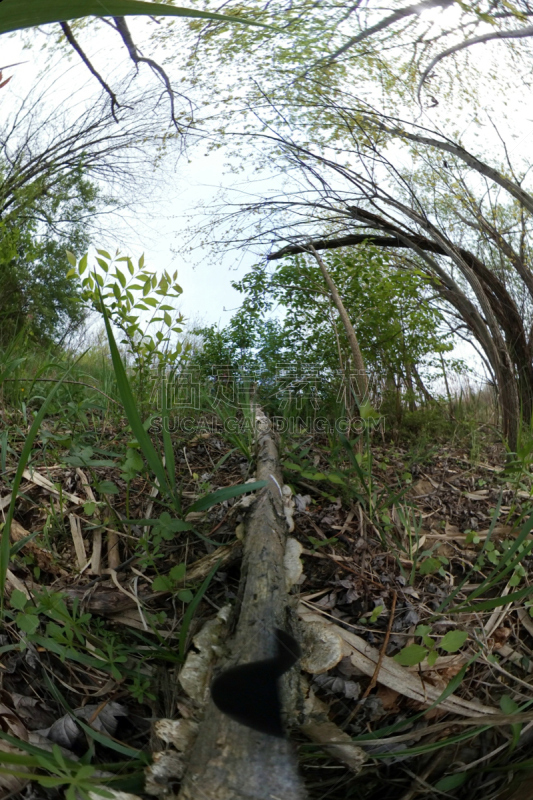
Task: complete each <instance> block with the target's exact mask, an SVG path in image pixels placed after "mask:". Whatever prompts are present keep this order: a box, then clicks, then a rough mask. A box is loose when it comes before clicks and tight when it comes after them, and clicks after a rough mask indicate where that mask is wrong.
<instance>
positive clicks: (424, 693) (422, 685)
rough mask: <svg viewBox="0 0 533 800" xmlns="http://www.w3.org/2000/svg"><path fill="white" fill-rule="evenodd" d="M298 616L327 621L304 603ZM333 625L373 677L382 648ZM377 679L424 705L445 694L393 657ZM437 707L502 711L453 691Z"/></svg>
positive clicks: (468, 711)
mask: <svg viewBox="0 0 533 800" xmlns="http://www.w3.org/2000/svg"><path fill="white" fill-rule="evenodd" d="M298 616H299V617H300V619H301V620H303V621H304V622H321V623H322V624H324V621H325V620H324V617H322V616H321V615H320V614H317V613H315V612H314V611H311V610H310V609H309V608H308V607H307V606H306V605H304V604H303V603H300V605H299V606H298ZM331 627H332V629H333V630H334V631H335V632H336V633H337V634H338V635H339V636H340V637H341V638H342V639H343V640H344V644H345V651H344V655H345V656H349V657H350V660H351V662H352V664H353V665H354V667H357V669H359V670H361V672H363V673H364V674H365V675H368V676H369V677H370V678H371V677H372V676H373V675H374V671H375V668H376V665H377V664H378V662H379V657H380V654H379V650H376V648H375V647H372V646H371V645H369V644H368V642H366V641H365V640H364V639H362V638H361V637H360V636H357V635H356V634H355V633H352V632H351V631H347V630H345V629H344V628H341V627H340V625H335V624H334V623H331ZM377 682H378V683H380V684H382V685H383V686H388V687H389V689H393V690H394V691H396V692H398V693H399V694H403V695H405V696H406V697H410V698H411V699H412V700H416V701H417V702H418V703H420V705H422V706H425V707H427V706H430V705H432V704H433V703H435V702H436V701H437V700H438V698H439V697H440V695H441V694H442V689H441V688H438V687H436V686H433V685H432V684H430V683H429V682H425V681H423V680H422V679H421V677H420V676H419V675H418V674H413V673H411V672H410V671H409V670H408V669H406V668H405V667H402V666H401V665H400V664H398V662H397V661H395V660H394V659H393V658H390V656H384V657H383V660H382V663H381V668H380V670H379V674H378V675H377ZM438 707H439V709H440V710H442V711H448V712H450V713H452V714H460V715H462V716H471V715H472V714H498V713H500V710H499V709H498V708H493V707H492V706H486V705H483V704H482V703H479V702H478V701H477V700H466V699H464V698H462V697H457V696H456V695H453V694H452V695H450V696H449V697H447V698H446V699H445V700H443V701H442V702H441V703H439V706H438Z"/></svg>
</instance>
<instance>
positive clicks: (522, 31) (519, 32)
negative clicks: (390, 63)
mask: <svg viewBox="0 0 533 800" xmlns="http://www.w3.org/2000/svg"><path fill="white" fill-rule="evenodd" d="M529 36H533V25H529V26H528V27H527V28H517V29H516V30H512V31H494V33H484V34H482V35H481V36H474V37H473V38H472V39H466V41H464V42H460V43H459V44H455V45H453V47H448V49H447V50H443V51H442V53H439V54H438V56H435V58H434V59H433V60H432V61H431V62H430V63H429V65H428V66H427V67H426V69H425V70H424V72H423V73H422V77H421V78H420V81H419V83H418V88H417V94H418V99H419V100H420V92H421V89H422V86H423V84H424V82H425V81H426V80H427V78H428V75H429V74H430V72H432V71H433V69H434V68H435V67H436V66H437V64H438V63H439V61H442V60H443V59H444V58H447V57H448V56H451V55H453V54H454V53H458V52H459V51H460V50H464V49H465V48H466V47H472V45H474V44H480V43H481V42H490V41H491V40H493V39H526V38H528V37H529Z"/></svg>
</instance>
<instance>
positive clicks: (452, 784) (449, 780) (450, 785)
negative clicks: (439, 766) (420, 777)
mask: <svg viewBox="0 0 533 800" xmlns="http://www.w3.org/2000/svg"><path fill="white" fill-rule="evenodd" d="M467 778H468V772H458V773H457V774H456V775H447V776H446V777H445V778H441V779H440V781H437V783H436V784H435V789H437V791H439V792H450V791H451V790H452V789H457V788H458V787H459V786H462V785H463V783H464V782H465V781H466V779H467Z"/></svg>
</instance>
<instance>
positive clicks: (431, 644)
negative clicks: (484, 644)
mask: <svg viewBox="0 0 533 800" xmlns="http://www.w3.org/2000/svg"><path fill="white" fill-rule="evenodd" d="M430 631H431V627H430V626H429V625H419V626H418V627H417V629H416V631H415V636H421V637H422V642H423V644H410V645H407V647H404V648H402V650H400V652H399V653H397V654H396V655H395V656H394V660H395V661H397V662H398V664H401V665H402V666H404V667H414V666H415V665H416V664H421V663H422V661H424V659H426V658H427V660H428V664H429V666H430V667H431V666H433V665H434V664H435V662H436V660H437V658H438V656H439V653H438V650H439V649H440V650H444V651H445V652H446V653H456V652H457V651H458V650H460V649H461V647H462V646H463V645H464V643H465V642H466V640H467V639H468V633H467V632H466V631H448V633H446V634H445V635H444V636H443V637H442V639H441V640H440V641H439V642H437V641H436V640H435V639H434V638H433V637H431V636H430V635H429V634H430Z"/></svg>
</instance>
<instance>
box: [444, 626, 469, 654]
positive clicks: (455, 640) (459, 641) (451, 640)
mask: <svg viewBox="0 0 533 800" xmlns="http://www.w3.org/2000/svg"><path fill="white" fill-rule="evenodd" d="M467 639H468V633H467V632H466V631H448V633H447V634H445V635H444V636H443V637H442V639H441V640H440V642H439V647H440V649H441V650H446V652H447V653H456V652H457V651H458V650H460V649H461V647H462V646H463V645H464V643H465V642H466V640H467Z"/></svg>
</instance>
